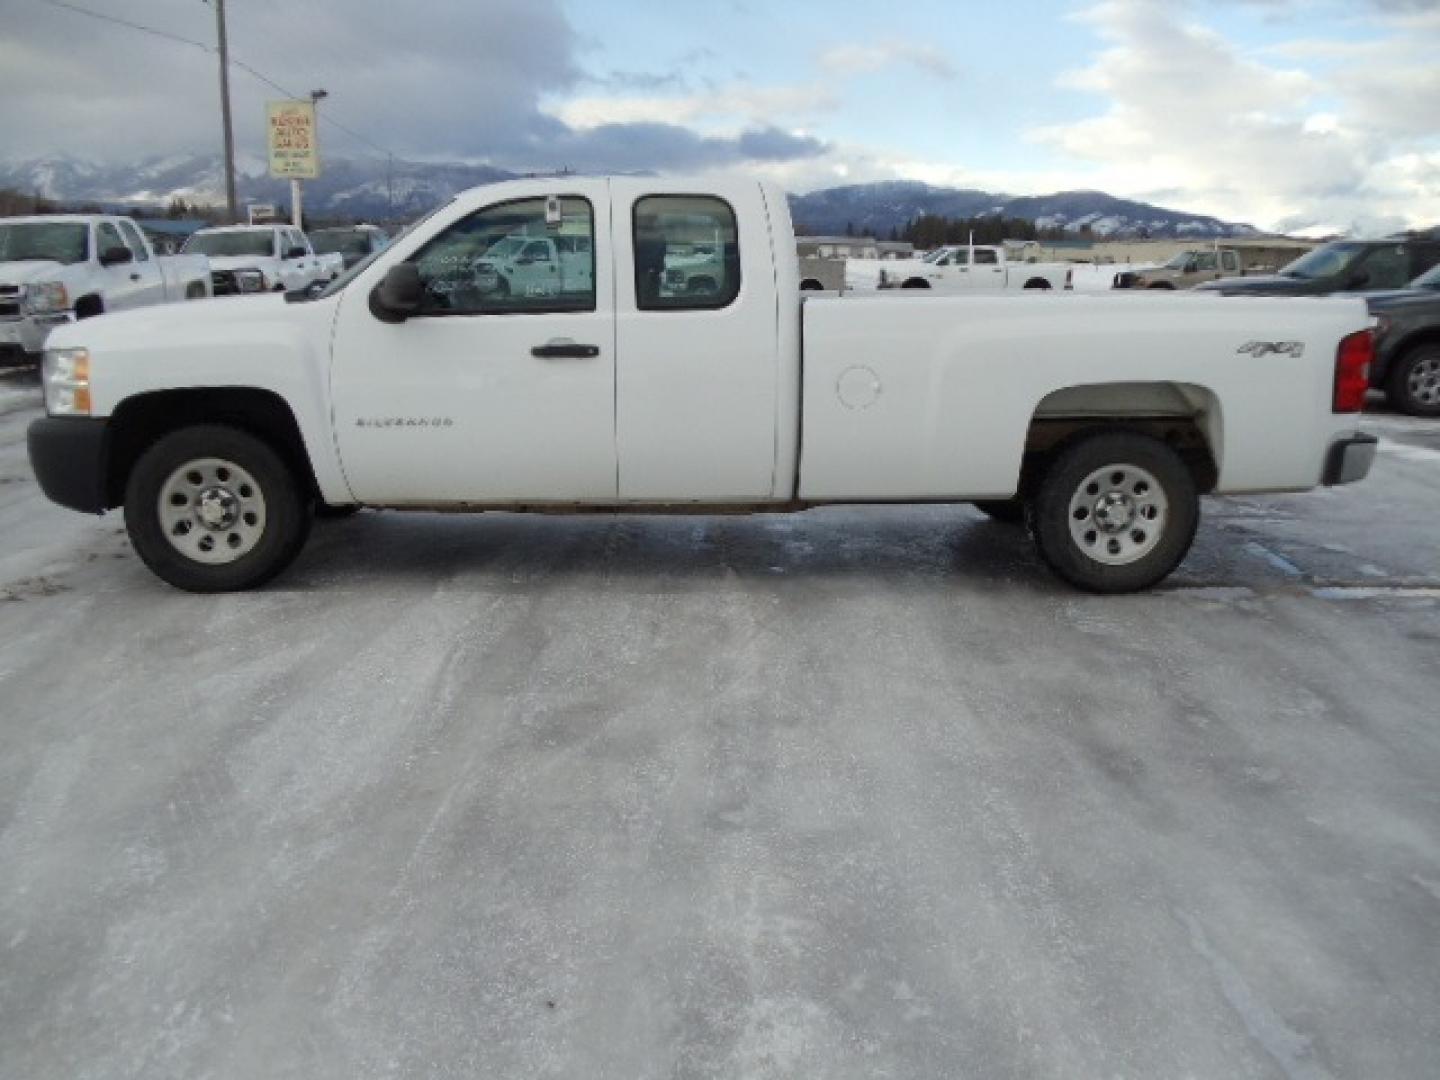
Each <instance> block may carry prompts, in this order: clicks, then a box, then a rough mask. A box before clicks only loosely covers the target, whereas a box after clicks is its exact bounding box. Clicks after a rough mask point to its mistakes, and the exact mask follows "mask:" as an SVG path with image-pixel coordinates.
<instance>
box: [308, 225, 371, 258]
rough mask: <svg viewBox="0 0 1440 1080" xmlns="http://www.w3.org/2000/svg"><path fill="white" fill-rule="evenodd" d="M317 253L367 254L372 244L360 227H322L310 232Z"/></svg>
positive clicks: (311, 243)
mask: <svg viewBox="0 0 1440 1080" xmlns="http://www.w3.org/2000/svg"><path fill="white" fill-rule="evenodd" d="M310 246H311V247H313V248H314V249H315V254H316V255H367V254H369V252H370V244H369V241H368V240H367V239H366V237H365V234H364V233H363V232H361V231H360V230H359V229H320V230H319V231H317V232H312V233H311V234H310Z"/></svg>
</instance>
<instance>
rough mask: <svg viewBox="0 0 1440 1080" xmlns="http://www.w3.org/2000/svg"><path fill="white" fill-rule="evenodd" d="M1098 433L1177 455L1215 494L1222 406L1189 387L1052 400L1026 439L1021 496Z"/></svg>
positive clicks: (1098, 391) (1096, 388) (1109, 389)
mask: <svg viewBox="0 0 1440 1080" xmlns="http://www.w3.org/2000/svg"><path fill="white" fill-rule="evenodd" d="M1099 431H1135V432H1139V433H1141V434H1144V435H1149V436H1151V437H1152V438H1155V439H1159V440H1160V441H1161V442H1163V443H1165V444H1166V445H1167V446H1169V447H1171V448H1172V449H1173V450H1175V451H1176V452H1177V453H1178V454H1179V455H1180V458H1181V460H1182V461H1184V462H1185V464H1186V466H1187V467H1188V468H1189V469H1190V473H1191V475H1192V476H1193V477H1194V478H1195V486H1196V487H1197V488H1198V489H1199V490H1200V491H1201V492H1202V493H1203V492H1208V491H1213V490H1215V486H1216V484H1217V483H1218V482H1219V478H1220V464H1219V463H1220V457H1221V454H1222V452H1223V446H1224V444H1223V441H1222V429H1221V416H1220V403H1219V401H1218V400H1217V399H1216V397H1215V395H1214V394H1212V393H1211V392H1210V391H1209V390H1207V389H1205V388H1204V387H1202V386H1194V385H1191V384H1188V383H1102V384H1092V385H1086V386H1070V387H1065V388H1063V389H1061V390H1056V391H1054V392H1053V393H1051V394H1048V395H1047V396H1046V397H1045V398H1044V399H1043V400H1042V401H1041V402H1040V404H1039V405H1038V406H1037V407H1036V409H1035V413H1034V415H1032V416H1031V418H1030V426H1029V428H1028V429H1027V431H1026V433H1025V453H1024V457H1023V459H1022V462H1021V467H1020V493H1021V495H1022V496H1023V495H1025V494H1027V493H1028V492H1029V491H1031V490H1033V488H1034V486H1035V485H1036V484H1037V483H1038V482H1039V479H1040V477H1041V476H1042V475H1043V474H1044V471H1045V469H1046V468H1047V467H1048V466H1049V463H1050V461H1051V460H1053V459H1054V458H1055V456H1056V455H1057V454H1058V453H1059V452H1060V451H1061V450H1063V449H1064V448H1065V447H1066V446H1068V445H1069V444H1070V443H1072V442H1074V441H1075V440H1076V439H1080V438H1084V437H1085V436H1087V435H1092V434H1095V433H1096V432H1099Z"/></svg>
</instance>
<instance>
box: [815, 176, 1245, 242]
mask: <svg viewBox="0 0 1440 1080" xmlns="http://www.w3.org/2000/svg"><path fill="white" fill-rule="evenodd" d="M790 205H791V211H792V212H793V214H794V215H795V220H796V222H797V223H798V224H800V225H802V226H804V227H805V228H806V229H808V230H809V231H811V232H813V233H820V234H827V235H828V234H832V233H842V232H844V231H845V228H846V226H847V225H850V226H853V227H854V228H855V229H856V231H870V232H873V233H874V234H875V235H877V236H888V235H889V234H890V230H891V228H903V227H904V226H905V225H906V224H907V223H908V222H910V221H912V220H914V219H915V218H917V217H919V216H920V215H921V214H938V215H940V216H943V217H950V218H967V217H983V216H991V215H999V216H1003V217H1009V218H1024V219H1026V220H1028V221H1033V222H1035V224H1036V225H1037V226H1039V227H1040V228H1047V229H1064V230H1065V231H1066V232H1074V233H1078V232H1079V231H1080V230H1081V228H1082V227H1084V226H1086V225H1088V226H1089V227H1090V231H1091V232H1092V233H1093V234H1094V235H1095V236H1097V237H1136V236H1150V237H1186V238H1188V237H1241V236H1256V235H1258V234H1259V230H1257V229H1255V228H1254V227H1252V226H1250V225H1243V224H1237V223H1234V222H1227V221H1221V220H1220V219H1219V218H1214V217H1208V216H1206V215H1203V214H1190V213H1186V212H1184V211H1181V210H1169V209H1166V208H1164V207H1160V206H1152V205H1151V204H1150V203H1144V202H1136V201H1134V200H1132V199H1118V198H1116V197H1115V196H1113V195H1107V194H1105V192H1103V191H1061V192H1057V193H1055V194H1054V195H1022V196H1015V195H999V194H995V193H993V192H988V191H977V190H974V189H970V188H943V187H932V186H930V185H929V184H920V183H913V182H910V181H887V182H882V183H876V184H852V185H849V186H847V187H836V188H827V189H825V190H824V191H812V192H811V193H810V194H808V195H801V196H798V197H795V198H792V199H791V204H790Z"/></svg>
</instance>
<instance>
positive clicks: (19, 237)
mask: <svg viewBox="0 0 1440 1080" xmlns="http://www.w3.org/2000/svg"><path fill="white" fill-rule="evenodd" d="M209 295H210V267H209V264H208V263H207V262H206V260H205V259H203V258H199V257H197V256H194V255H190V256H183V255H169V256H165V255H156V254H155V251H154V249H153V248H151V246H150V242H149V241H148V240H147V239H146V238H145V234H144V233H142V232H141V231H140V229H139V228H138V227H137V226H136V224H135V223H134V222H133V221H131V220H130V219H129V218H128V217H113V216H110V215H106V214H54V215H49V214H47V215H44V216H40V217H16V218H5V219H4V220H0V354H11V355H13V356H14V357H15V358H16V359H31V360H36V361H38V360H39V358H40V350H41V349H42V348H43V347H44V344H45V340H46V338H47V337H49V335H50V332H51V331H52V330H54V329H55V328H56V327H57V326H61V325H63V324H65V323H68V322H72V321H74V320H75V319H86V318H89V317H90V316H92V315H99V314H101V313H102V312H106V311H123V310H124V309H126V308H133V307H142V306H144V305H147V304H163V303H167V302H169V301H171V300H194V299H199V298H202V297H206V296H209Z"/></svg>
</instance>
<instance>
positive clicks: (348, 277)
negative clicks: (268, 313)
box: [285, 199, 455, 301]
mask: <svg viewBox="0 0 1440 1080" xmlns="http://www.w3.org/2000/svg"><path fill="white" fill-rule="evenodd" d="M454 201H455V200H454V199H451V200H450V201H449V202H443V203H441V204H440V205H439V206H437V207H435V208H434V209H433V210H431V211H430V212H429V213H427V214H424V215H422V216H420V217H418V218H416V219H415V220H414V221H412V222H411V223H410V224H409V225H406V226H405V228H403V229H401V230H400V231H399V232H398V233H396V234H395V236H394V238H393V239H391V241H390V243H389V244H387V245H385V247H384V248H382V249H381V250H380V251H372V252H371V253H370V254H369V255H366V256H365V258H363V259H361V260H360V261H359V262H357V263H356V264H355V265H354V266H352V267H350V269H349V270H346V271H345V272H344V273H343V274H341V275H340V276H339V277H337V278H336V279H335V280H334V281H332V282H330V284H329V285H326V286H325V288H324V289H322V290H321V291H320V292H318V293H316V294H315V295H314V296H311V295H310V294H309V293H286V294H285V299H287V300H292V299H293V300H297V301H300V300H320V299H323V298H325V297H327V296H334V295H335V294H336V293H338V292H339V291H340V290H341V289H343V288H345V286H346V285H349V284H350V282H352V281H354V280H355V279H356V278H357V277H359V276H360V275H361V274H363V273H364V272H365V270H366V268H367V267H368V266H369V265H370V264H371V263H373V262H374V261H375V260H376V259H378V258H379V257H380V256H381V255H383V254H385V252H387V251H389V250H390V248H391V247H393V246H394V245H395V244H397V243H399V242H400V241H401V240H403V239H404V238H405V237H406V236H409V235H410V234H411V233H412V232H414V231H415V230H416V229H418V228H419V227H420V226H421V225H423V224H425V222H427V221H429V220H430V219H431V218H432V217H434V216H435V215H436V214H438V213H439V212H440V211H441V210H444V209H445V208H446V207H447V206H449V205H450V203H452V202H454Z"/></svg>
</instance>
